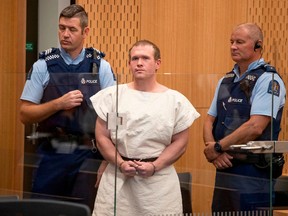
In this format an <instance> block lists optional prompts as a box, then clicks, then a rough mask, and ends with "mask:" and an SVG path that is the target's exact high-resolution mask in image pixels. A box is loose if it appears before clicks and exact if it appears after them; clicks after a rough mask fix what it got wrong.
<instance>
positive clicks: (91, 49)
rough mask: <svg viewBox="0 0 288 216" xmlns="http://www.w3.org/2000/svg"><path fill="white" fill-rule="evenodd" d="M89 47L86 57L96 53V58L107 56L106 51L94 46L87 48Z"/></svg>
mask: <svg viewBox="0 0 288 216" xmlns="http://www.w3.org/2000/svg"><path fill="white" fill-rule="evenodd" d="M86 49H87V51H88V52H87V55H86V58H91V57H93V56H94V54H96V56H94V58H96V59H101V58H104V57H105V53H104V52H101V51H100V50H98V49H95V48H93V47H89V48H86ZM91 53H93V56H91Z"/></svg>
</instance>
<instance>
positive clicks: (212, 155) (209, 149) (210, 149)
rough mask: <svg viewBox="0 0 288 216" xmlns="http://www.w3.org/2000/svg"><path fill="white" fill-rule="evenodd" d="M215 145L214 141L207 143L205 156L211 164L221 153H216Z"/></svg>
mask: <svg viewBox="0 0 288 216" xmlns="http://www.w3.org/2000/svg"><path fill="white" fill-rule="evenodd" d="M214 145H215V142H214V141H213V142H206V143H205V149H204V155H205V157H206V159H207V161H208V162H210V163H211V162H212V161H213V160H215V159H216V158H217V157H218V156H219V155H220V153H218V152H216V151H215V149H214Z"/></svg>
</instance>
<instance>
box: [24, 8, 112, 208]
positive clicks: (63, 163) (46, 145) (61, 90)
mask: <svg viewBox="0 0 288 216" xmlns="http://www.w3.org/2000/svg"><path fill="white" fill-rule="evenodd" d="M88 33H89V27H88V16H87V13H86V12H85V10H84V8H83V7H81V6H80V5H76V4H73V5H70V6H68V7H66V8H65V9H64V10H63V11H62V12H61V13H60V16H59V29H58V37H59V43H60V48H51V49H48V50H46V51H44V52H42V53H40V55H39V60H38V61H36V62H35V63H34V64H33V67H32V69H31V70H30V72H29V74H28V76H27V80H26V83H25V86H24V89H23V92H22V95H21V104H20V118H21V121H22V122H23V123H24V124H33V123H38V125H39V127H38V132H39V134H41V135H42V136H41V138H40V139H39V140H38V141H39V150H38V151H39V153H40V154H41V160H40V162H39V167H38V169H37V171H36V173H35V176H34V179H33V186H32V192H33V194H34V195H39V196H40V195H41V197H43V196H44V197H45V198H49V197H50V198H52V199H58V198H59V199H64V200H67V199H68V200H76V201H77V202H82V203H85V204H87V205H89V206H90V207H91V208H92V206H93V203H94V199H95V193H96V190H95V188H94V184H95V182H96V179H94V178H93V179H91V175H85V173H81V172H80V168H81V169H82V168H83V167H87V166H88V164H89V163H88V162H89V161H90V162H91V161H93V160H95V159H98V160H102V156H101V155H100V154H99V153H98V152H96V153H95V151H93V146H94V147H95V143H94V142H95V141H94V138H95V121H96V113H95V111H94V110H93V108H92V106H91V102H90V100H89V98H90V97H91V96H92V95H94V94H95V93H96V92H98V91H99V90H101V89H103V88H106V87H108V86H111V85H114V84H115V78H114V75H113V72H112V69H111V67H110V64H109V63H108V62H107V61H105V60H104V59H103V57H104V53H102V52H100V51H98V50H96V49H94V48H83V44H84V40H85V38H86V37H87V35H88ZM94 150H95V149H94ZM92 177H93V176H92ZM91 182H93V183H91ZM39 196H38V197H39Z"/></svg>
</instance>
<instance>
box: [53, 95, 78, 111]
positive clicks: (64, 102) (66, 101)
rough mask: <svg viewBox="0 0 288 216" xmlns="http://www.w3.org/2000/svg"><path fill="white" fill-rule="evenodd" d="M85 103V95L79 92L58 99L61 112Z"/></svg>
mask: <svg viewBox="0 0 288 216" xmlns="http://www.w3.org/2000/svg"><path fill="white" fill-rule="evenodd" d="M82 101H83V94H82V93H81V91H79V90H73V91H70V92H68V93H66V94H64V95H63V96H62V97H60V98H58V99H57V102H58V103H57V105H58V106H59V110H70V109H72V108H74V107H77V106H80V105H81V103H82Z"/></svg>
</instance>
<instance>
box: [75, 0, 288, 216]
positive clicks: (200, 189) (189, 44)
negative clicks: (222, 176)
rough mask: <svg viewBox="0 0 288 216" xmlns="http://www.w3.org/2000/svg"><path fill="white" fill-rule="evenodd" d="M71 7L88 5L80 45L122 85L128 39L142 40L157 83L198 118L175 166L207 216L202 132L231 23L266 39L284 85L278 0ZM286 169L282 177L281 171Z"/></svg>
mask: <svg viewBox="0 0 288 216" xmlns="http://www.w3.org/2000/svg"><path fill="white" fill-rule="evenodd" d="M77 2H78V3H80V4H83V5H84V6H85V7H86V8H87V10H88V11H89V15H90V19H92V20H91V25H92V30H91V34H90V35H91V36H90V38H89V39H88V41H87V45H88V46H91V44H92V45H93V46H95V47H98V48H100V49H101V50H103V51H105V52H106V53H107V57H106V59H107V60H108V61H109V62H110V63H111V64H112V67H113V68H114V70H115V71H116V72H117V74H118V75H120V76H119V77H120V81H121V82H127V81H130V80H131V75H130V74H129V72H128V71H127V67H126V65H127V53H128V49H129V48H130V46H131V44H132V43H133V42H134V41H136V40H137V39H148V40H151V41H153V42H155V43H156V44H157V45H158V46H159V47H160V49H161V52H162V66H161V69H160V70H159V75H158V80H159V81H160V82H161V83H163V84H164V85H167V86H168V87H170V88H173V89H176V90H178V91H180V92H182V93H183V94H184V95H186V96H187V97H188V98H189V99H190V101H191V102H192V103H193V105H194V106H195V107H196V109H197V110H198V111H199V112H200V114H201V118H200V119H198V120H197V121H196V122H195V123H194V124H193V125H192V127H191V131H190V143H189V146H188V149H187V151H186V153H185V154H184V155H183V157H182V158H181V159H180V160H179V161H178V162H177V163H176V168H177V170H178V171H190V172H191V173H192V175H193V185H192V188H193V193H192V199H193V211H194V212H196V213H198V212H204V213H206V212H210V206H211V198H212V193H213V185H214V175H215V169H214V167H213V166H212V165H211V164H209V163H208V162H207V161H206V159H205V157H204V155H203V149H204V144H203V141H202V128H203V121H204V119H205V116H206V113H207V110H208V108H209V105H210V103H211V100H212V97H213V94H214V90H215V87H216V83H217V81H218V79H219V78H220V77H221V76H222V75H223V74H224V73H225V72H227V71H229V70H230V69H231V68H232V66H233V64H234V63H233V61H232V60H231V58H230V35H231V31H232V29H233V27H234V26H235V25H237V24H240V23H243V22H257V23H258V24H259V25H260V26H261V27H262V28H263V31H264V35H265V41H264V42H265V46H264V53H263V56H264V57H265V59H267V60H271V63H272V64H273V65H275V66H276V67H277V69H278V70H279V72H280V73H281V75H282V76H283V78H284V80H285V82H286V83H288V82H287V68H288V67H287V66H288V65H287V64H288V61H287V55H288V54H287V51H288V50H287V38H288V37H287V31H285V30H286V29H288V24H287V22H288V18H287V16H288V15H287V4H288V3H287V2H286V1H283V0H251V1H250V0H241V1H240V0H221V1H215V0H157V1H155V0H133V1H129V0H121V1H117V0H97V1H96V0H93V1H92V0H78V1H77ZM91 14H93V15H92V16H91ZM91 17H92V18H91ZM285 70H286V71H285ZM286 107H287V106H286ZM287 118H288V113H287V109H285V114H284V118H283V122H282V128H283V132H282V133H281V139H285V140H288V137H287V133H288V126H287V125H288V124H287V121H288V120H287ZM286 159H287V158H286ZM286 167H287V165H286ZM285 172H286V173H288V172H287V168H285Z"/></svg>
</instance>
